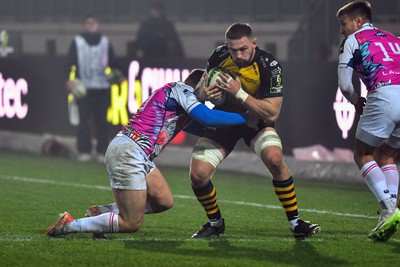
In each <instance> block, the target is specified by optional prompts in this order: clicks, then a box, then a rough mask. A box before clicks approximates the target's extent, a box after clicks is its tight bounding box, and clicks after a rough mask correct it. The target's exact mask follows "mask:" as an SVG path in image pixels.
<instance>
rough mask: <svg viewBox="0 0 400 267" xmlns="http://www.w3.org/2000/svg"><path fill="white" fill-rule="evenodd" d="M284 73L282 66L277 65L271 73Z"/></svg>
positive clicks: (274, 74)
mask: <svg viewBox="0 0 400 267" xmlns="http://www.w3.org/2000/svg"><path fill="white" fill-rule="evenodd" d="M281 73H282V69H281V68H280V67H277V68H275V69H273V70H272V71H271V75H272V76H276V75H279V74H281Z"/></svg>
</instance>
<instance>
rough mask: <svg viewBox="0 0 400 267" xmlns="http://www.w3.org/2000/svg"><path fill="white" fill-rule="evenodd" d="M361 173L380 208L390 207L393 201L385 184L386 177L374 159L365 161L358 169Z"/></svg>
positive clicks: (386, 208)
mask: <svg viewBox="0 0 400 267" xmlns="http://www.w3.org/2000/svg"><path fill="white" fill-rule="evenodd" d="M360 172H361V175H362V177H363V178H364V180H365V182H366V183H367V185H368V187H369V189H370V190H371V191H372V193H374V195H375V197H376V199H377V200H378V202H379V204H380V205H381V207H382V210H388V209H392V207H393V206H394V205H393V202H392V200H391V196H390V192H389V189H388V186H387V184H386V177H385V175H384V174H383V172H382V170H381V168H379V166H378V164H377V163H376V162H375V161H370V162H368V163H365V164H364V166H362V167H361V169H360Z"/></svg>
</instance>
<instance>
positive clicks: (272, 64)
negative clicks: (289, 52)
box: [269, 60, 278, 67]
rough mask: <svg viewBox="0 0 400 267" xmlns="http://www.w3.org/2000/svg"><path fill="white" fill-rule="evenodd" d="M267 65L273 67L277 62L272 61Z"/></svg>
mask: <svg viewBox="0 0 400 267" xmlns="http://www.w3.org/2000/svg"><path fill="white" fill-rule="evenodd" d="M269 65H270V66H271V67H275V66H276V65H278V61H276V60H274V61H272V62H271V63H269Z"/></svg>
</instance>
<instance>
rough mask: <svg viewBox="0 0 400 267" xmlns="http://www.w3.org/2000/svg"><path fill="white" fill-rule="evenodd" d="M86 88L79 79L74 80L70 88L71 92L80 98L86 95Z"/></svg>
mask: <svg viewBox="0 0 400 267" xmlns="http://www.w3.org/2000/svg"><path fill="white" fill-rule="evenodd" d="M86 92H87V89H86V86H85V85H84V84H83V82H82V81H81V80H79V79H75V80H74V87H73V88H72V93H73V94H74V96H75V97H76V98H82V97H84V96H85V95H86Z"/></svg>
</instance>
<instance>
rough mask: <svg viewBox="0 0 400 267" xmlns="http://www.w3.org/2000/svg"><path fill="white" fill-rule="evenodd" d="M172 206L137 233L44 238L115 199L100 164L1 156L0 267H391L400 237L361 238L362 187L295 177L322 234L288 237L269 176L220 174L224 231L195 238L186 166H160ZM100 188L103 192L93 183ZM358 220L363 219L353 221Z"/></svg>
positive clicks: (195, 207) (365, 193) (365, 196)
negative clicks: (67, 219)
mask: <svg viewBox="0 0 400 267" xmlns="http://www.w3.org/2000/svg"><path fill="white" fill-rule="evenodd" d="M160 169H161V170H162V172H163V173H164V175H165V176H166V178H167V180H168V181H169V183H170V186H171V189H172V191H173V193H174V195H175V206H174V207H173V208H172V209H171V210H169V211H167V212H164V213H162V214H156V215H148V216H146V218H145V222H144V225H143V227H142V229H141V230H140V231H139V232H137V233H134V234H114V235H111V236H110V239H109V240H92V239H91V238H90V235H89V234H72V235H68V236H66V237H65V238H56V239H54V238H48V237H46V236H45V235H44V232H45V230H46V228H47V227H48V226H49V225H50V224H51V223H53V221H54V220H55V219H56V218H57V216H58V213H60V212H63V211H69V212H70V213H71V214H72V215H73V216H74V217H76V218H79V217H81V216H82V215H83V213H84V211H85V210H86V208H87V207H88V206H90V205H93V204H106V203H109V202H112V195H111V192H110V190H109V189H108V178H107V175H106V171H105V167H104V166H103V165H101V164H96V163H79V162H75V161H73V160H65V159H52V158H46V157H40V156H32V155H21V154H12V153H4V152H3V153H0V196H1V208H0V266H397V265H398V264H399V259H400V256H399V255H400V242H399V234H398V233H396V234H395V236H394V237H393V238H392V239H391V240H390V241H389V242H387V243H373V242H371V241H369V240H368V239H367V238H366V236H367V234H368V232H369V230H370V229H372V228H373V227H374V226H375V224H376V222H377V221H376V218H375V217H376V210H378V203H377V202H376V200H375V198H374V196H373V195H372V193H370V192H369V190H368V189H367V188H366V187H365V186H362V185H360V186H355V185H351V186H350V185H341V186H339V185H329V184H324V183H317V182H309V181H300V180H295V181H296V189H297V196H298V202H299V206H300V214H301V216H302V218H303V219H306V220H311V221H312V222H317V223H320V224H321V226H322V232H321V233H319V234H318V235H316V236H314V237H313V238H311V239H309V240H307V241H303V242H298V241H295V240H294V238H293V237H292V235H291V233H290V230H289V226H288V223H287V221H286V218H285V215H284V213H283V210H282V209H281V208H279V202H278V200H277V198H276V196H275V194H274V192H273V189H272V185H271V182H270V179H269V178H265V177H258V176H244V175H237V174H233V173H222V172H221V173H217V174H216V175H215V176H214V180H213V181H214V184H215V185H216V187H217V191H218V196H219V201H220V207H221V210H222V213H223V216H224V218H225V220H226V232H225V234H224V235H222V236H221V237H220V238H218V239H215V240H192V239H190V236H191V234H193V232H194V231H196V230H197V229H198V228H199V227H200V226H201V225H202V224H203V223H205V222H206V217H205V214H204V212H203V211H202V209H201V207H200V205H199V204H198V203H197V201H196V200H195V199H194V198H193V193H192V191H191V187H190V183H189V179H188V176H187V172H188V170H181V169H167V168H162V167H160ZM95 186H99V187H95ZM357 216H360V217H357Z"/></svg>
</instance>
